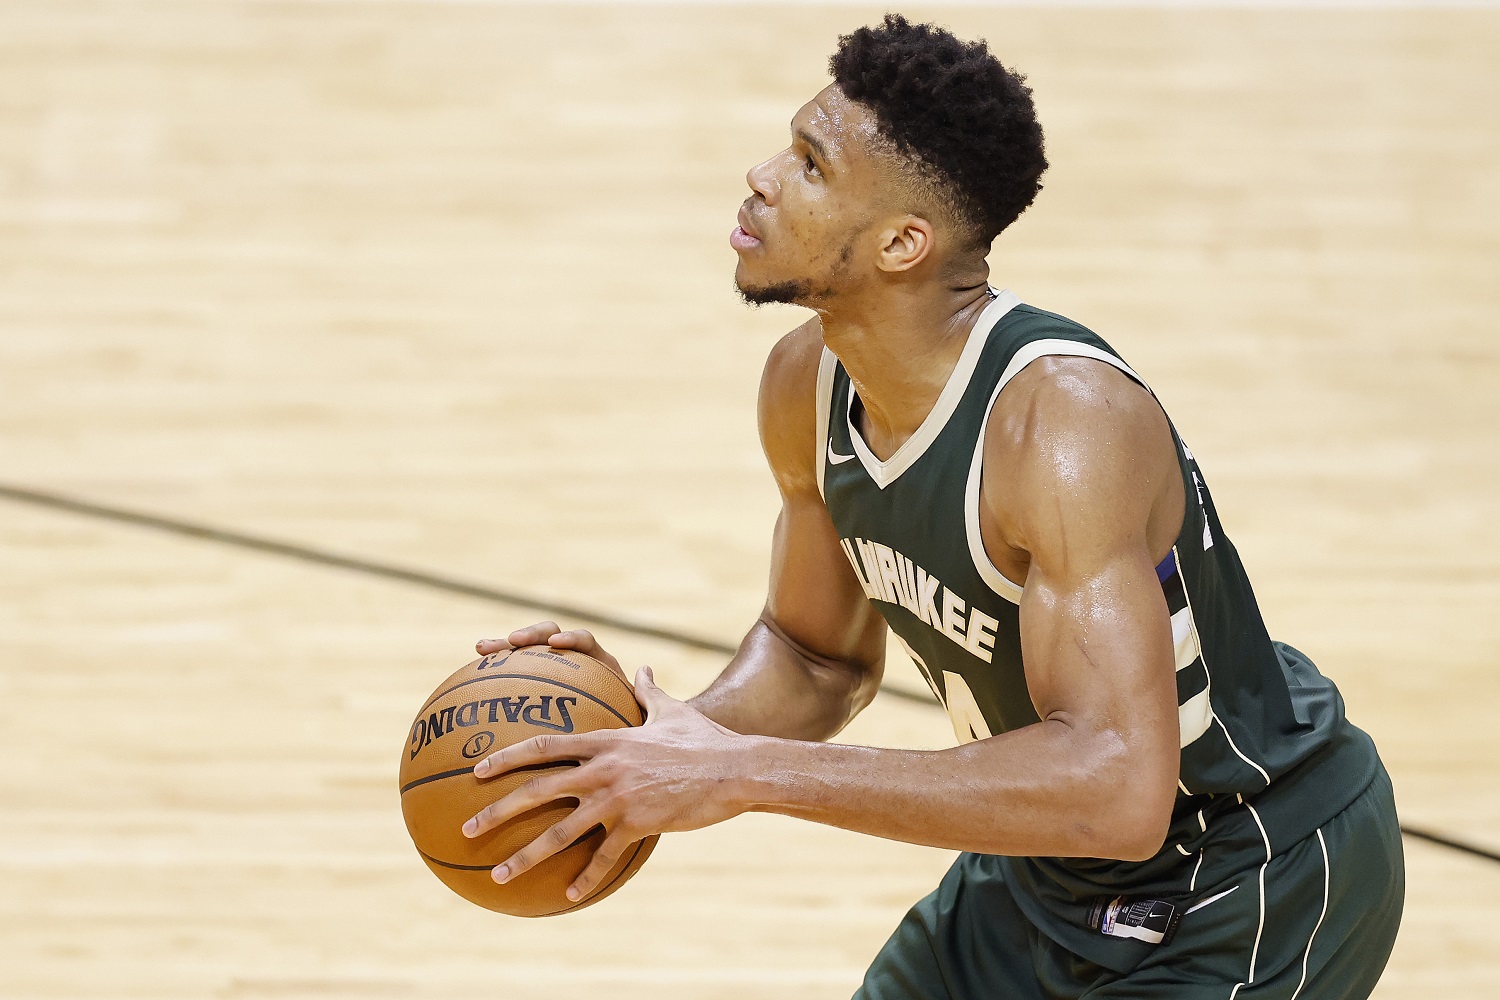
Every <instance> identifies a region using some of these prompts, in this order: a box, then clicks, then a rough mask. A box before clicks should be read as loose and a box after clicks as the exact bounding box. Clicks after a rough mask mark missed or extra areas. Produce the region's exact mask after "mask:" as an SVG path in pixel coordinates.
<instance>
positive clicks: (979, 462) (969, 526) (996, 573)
mask: <svg viewBox="0 0 1500 1000" xmlns="http://www.w3.org/2000/svg"><path fill="white" fill-rule="evenodd" d="M1046 357H1071V358H1092V359H1093V360H1095V361H1103V362H1104V363H1105V364H1108V365H1113V366H1114V367H1115V368H1118V369H1119V370H1120V371H1122V372H1124V373H1125V374H1126V375H1129V376H1130V377H1131V378H1133V379H1135V380H1136V381H1137V382H1139V383H1140V384H1141V385H1142V386H1143V387H1145V389H1146V391H1147V392H1150V391H1151V387H1150V386H1148V385H1146V382H1145V380H1144V379H1142V378H1141V377H1140V376H1139V375H1137V374H1136V373H1135V372H1134V371H1132V370H1131V368H1130V366H1129V365H1127V364H1126V363H1125V362H1123V361H1121V360H1120V359H1119V358H1117V357H1115V356H1114V355H1113V354H1110V353H1109V352H1108V351H1101V350H1099V349H1098V348H1097V347H1093V346H1091V345H1089V344H1080V343H1077V342H1076V341H1072V340H1036V341H1032V342H1031V343H1029V344H1027V345H1026V346H1025V347H1022V348H1021V349H1020V350H1019V351H1017V352H1016V353H1015V355H1014V356H1012V357H1011V359H1010V364H1008V365H1006V366H1005V371H1004V372H1002V373H1001V375H1000V381H999V382H998V383H997V384H996V385H995V391H994V392H993V393H991V394H990V401H989V403H988V404H986V405H985V408H984V417H983V419H982V421H981V423H980V424H979V440H977V441H976V442H974V458H973V459H972V460H971V461H970V463H969V482H968V485H967V487H966V488H965V490H964V535H965V536H966V537H967V539H968V542H969V557H970V558H971V559H972V560H973V561H974V569H975V571H977V572H978V573H979V578H980V579H981V580H983V581H984V582H985V583H986V584H987V585H988V586H989V588H990V589H991V590H993V591H994V592H995V593H996V594H999V595H1000V596H1001V597H1003V598H1005V599H1006V600H1007V601H1010V602H1011V603H1012V604H1020V603H1021V591H1022V587H1021V585H1020V584H1018V583H1015V582H1013V581H1012V580H1009V579H1007V578H1006V576H1005V574H1004V573H1002V572H1000V570H999V569H997V568H996V567H995V564H994V563H992V562H990V556H989V553H988V552H986V551H985V550H984V538H983V536H982V535H981V534H980V530H979V523H980V522H979V484H980V480H981V478H982V477H983V473H984V437H985V431H986V430H988V429H989V423H990V414H991V413H992V412H994V409H995V403H996V401H997V400H999V398H1000V390H1002V389H1004V388H1005V385H1006V383H1007V382H1009V381H1010V380H1011V379H1013V378H1015V377H1016V376H1017V375H1019V374H1021V372H1022V370H1023V369H1025V368H1026V367H1027V366H1028V365H1030V364H1031V363H1032V362H1033V361H1039V360H1041V359H1042V358H1046Z"/></svg>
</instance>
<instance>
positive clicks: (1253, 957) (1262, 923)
mask: <svg viewBox="0 0 1500 1000" xmlns="http://www.w3.org/2000/svg"><path fill="white" fill-rule="evenodd" d="M1235 798H1236V799H1239V801H1240V804H1241V805H1243V806H1244V807H1245V808H1246V809H1249V810H1250V815H1251V816H1252V817H1253V818H1254V819H1255V825H1256V826H1258V827H1260V839H1261V840H1263V841H1265V845H1266V860H1265V862H1264V863H1263V864H1261V866H1260V874H1259V876H1258V877H1257V881H1258V882H1259V883H1260V920H1259V922H1258V923H1257V924H1256V925H1255V944H1254V945H1253V946H1252V947H1251V949H1250V974H1249V975H1248V976H1247V977H1246V978H1245V981H1244V982H1243V983H1238V984H1236V986H1235V987H1234V989H1232V990H1230V991H1229V1000H1234V998H1235V996H1236V995H1237V994H1238V993H1239V991H1240V988H1241V987H1243V986H1250V985H1253V984H1254V982H1255V963H1256V962H1257V961H1258V960H1259V959H1260V938H1261V935H1262V934H1263V933H1264V932H1265V929H1266V866H1267V865H1269V864H1270V863H1271V838H1270V837H1269V836H1268V835H1267V834H1266V825H1265V824H1264V823H1262V822H1261V821H1260V813H1258V812H1256V811H1255V807H1254V806H1252V805H1251V804H1250V803H1248V802H1246V801H1245V796H1244V795H1243V794H1236V795H1235Z"/></svg>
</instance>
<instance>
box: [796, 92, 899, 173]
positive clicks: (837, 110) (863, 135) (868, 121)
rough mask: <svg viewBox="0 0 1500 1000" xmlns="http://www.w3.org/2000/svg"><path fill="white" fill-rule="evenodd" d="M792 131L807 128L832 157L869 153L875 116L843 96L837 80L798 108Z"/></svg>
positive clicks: (875, 136)
mask: <svg viewBox="0 0 1500 1000" xmlns="http://www.w3.org/2000/svg"><path fill="white" fill-rule="evenodd" d="M792 131H793V132H794V133H795V132H799V131H802V132H806V133H807V134H808V135H810V136H812V137H813V138H814V139H816V140H817V141H818V142H819V143H820V144H821V145H822V146H823V147H824V148H825V149H826V150H827V152H828V153H829V155H830V156H831V157H835V158H843V159H849V158H858V157H864V156H866V155H868V153H869V152H870V151H871V149H872V148H873V146H874V144H875V142H876V141H877V139H878V136H879V133H878V132H877V131H876V128H875V116H874V115H872V114H870V112H869V109H867V108H866V107H865V106H864V105H862V104H858V103H856V102H854V101H851V100H849V98H847V97H845V96H844V92H843V91H842V90H840V89H839V88H838V85H837V84H829V85H828V86H827V87H824V88H823V89H822V90H821V91H819V92H818V94H817V96H816V97H814V98H813V99H812V100H810V101H808V102H807V103H806V104H804V105H802V107H801V108H799V109H798V110H797V114H796V115H795V116H794V117H793V118H792Z"/></svg>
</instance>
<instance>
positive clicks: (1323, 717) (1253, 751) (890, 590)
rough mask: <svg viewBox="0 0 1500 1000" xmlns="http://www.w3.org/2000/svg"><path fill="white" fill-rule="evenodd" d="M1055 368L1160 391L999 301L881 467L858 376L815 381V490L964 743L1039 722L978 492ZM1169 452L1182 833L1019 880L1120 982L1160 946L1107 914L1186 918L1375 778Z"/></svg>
mask: <svg viewBox="0 0 1500 1000" xmlns="http://www.w3.org/2000/svg"><path fill="white" fill-rule="evenodd" d="M1048 356H1070V357H1084V358H1092V359H1094V360H1097V361H1100V362H1103V363H1105V364H1108V365H1111V366H1113V367H1115V368H1117V369H1119V370H1120V371H1122V372H1124V373H1125V374H1126V375H1127V376H1129V377H1130V378H1132V379H1134V380H1135V381H1137V382H1139V383H1140V384H1141V385H1142V386H1145V383H1144V381H1142V380H1141V379H1140V377H1139V376H1137V375H1136V374H1135V372H1133V371H1132V370H1131V369H1130V368H1129V367H1128V366H1127V365H1126V364H1125V362H1124V361H1123V360H1122V359H1121V358H1120V357H1119V355H1118V354H1116V353H1115V351H1114V350H1113V349H1112V348H1111V347H1110V346H1109V345H1108V344H1106V343H1105V342H1104V341H1103V340H1101V339H1100V338H1099V337H1097V336H1096V335H1094V334H1093V333H1091V332H1090V331H1089V330H1086V329H1084V328H1083V327H1081V326H1079V325H1078V324H1076V323H1074V322H1072V321H1070V320H1067V319H1064V318H1063V317H1061V316H1056V315H1054V314H1052V313H1048V312H1044V311H1042V310H1040V309H1035V308H1032V307H1031V306H1027V305H1023V304H1021V303H1020V302H1019V301H1018V300H1017V299H1016V297H1015V296H1014V295H1012V294H1011V293H1009V292H1000V293H998V294H996V295H995V297H994V298H993V300H992V302H991V303H990V305H989V306H988V307H987V308H986V309H985V310H984V312H983V313H982V314H981V315H980V316H979V318H978V320H977V321H976V322H975V324H974V328H973V331H972V332H971V333H970V335H969V338H968V342H967V344H966V346H965V347H964V349H963V352H962V354H961V355H960V357H959V359H958V364H957V365H956V366H955V368H954V370H953V373H952V375H951V376H950V378H949V380H948V383H947V385H946V386H945V387H944V389H943V391H942V393H941V395H939V397H938V400H937V402H936V403H935V404H934V406H933V408H932V411H931V412H930V413H929V414H928V416H927V418H926V420H925V421H923V423H922V425H921V426H920V427H919V428H918V430H917V432H916V433H915V434H913V435H912V437H911V438H910V439H909V440H907V441H906V443H904V444H903V445H902V446H901V447H900V448H899V449H897V451H896V453H895V454H893V455H892V456H891V457H890V458H888V459H887V460H885V461H880V460H879V459H877V458H876V457H875V455H874V454H873V453H872V452H871V451H870V449H869V447H868V446H867V445H866V443H865V441H864V438H863V437H862V436H861V434H860V432H859V430H858V427H859V422H860V412H861V409H860V407H861V403H860V400H859V397H858V394H857V393H856V392H855V391H854V389H853V387H852V384H851V383H850V380H849V377H848V375H847V373H846V372H845V371H844V369H843V366H842V365H840V364H839V363H838V361H837V359H836V358H835V357H834V356H833V355H832V353H830V352H827V351H825V352H824V355H823V359H822V364H821V366H820V369H819V377H818V398H817V412H818V426H819V440H818V460H817V463H818V464H817V468H818V483H819V488H820V489H821V491H822V494H823V498H824V501H825V502H826V504H827V506H828V510H829V513H830V515H831V516H832V518H833V523H834V525H835V526H836V527H837V529H838V533H839V536H840V544H841V545H842V547H843V549H844V554H845V555H846V556H847V557H848V559H849V563H850V565H851V566H852V567H853V568H854V573H855V575H856V577H857V578H858V580H859V583H860V585H861V586H862V587H863V588H864V591H865V594H866V596H867V597H868V598H869V599H870V600H871V601H872V602H874V604H875V606H876V607H877V608H878V609H879V611H880V613H881V614H882V615H883V616H884V618H885V620H886V622H887V623H888V624H889V625H890V627H891V630H892V632H894V633H895V635H896V636H897V638H898V639H899V640H900V641H901V643H902V645H903V646H905V648H906V650H907V652H908V653H909V654H910V655H911V658H912V660H913V662H915V664H916V665H917V667H918V669H919V670H920V671H921V673H922V675H923V677H924V678H925V679H926V681H927V683H928V684H929V685H930V686H931V688H932V690H933V692H934V693H935V694H936V695H937V697H938V699H939V700H940V701H942V703H943V705H944V706H945V707H946V708H947V711H948V714H949V716H950V718H951V719H952V721H953V725H954V730H955V733H956V735H957V737H958V739H959V740H960V741H968V740H974V739H983V738H985V737H988V736H992V735H996V734H999V733H1003V732H1007V731H1009V730H1012V729H1015V728H1018V727H1020V726H1026V725H1030V724H1032V723H1034V722H1037V721H1039V720H1038V717H1037V714H1036V710H1035V708H1034V707H1033V705H1032V700H1031V695H1030V693H1029V691H1028V690H1027V686H1026V676H1025V672H1024V664H1025V659H1024V651H1023V650H1022V648H1021V636H1020V623H1019V605H1020V601H1021V599H1022V592H1023V588H1024V581H1013V580H1010V579H1007V578H1006V577H1005V575H1004V574H1003V573H1001V572H1000V571H999V569H997V568H996V567H995V565H994V564H993V563H992V562H991V561H990V559H989V557H988V555H987V554H986V552H985V549H984V544H983V542H982V540H981V536H980V530H979V524H980V521H979V516H980V514H979V511H980V505H979V486H980V473H981V469H982V462H983V454H984V439H985V426H986V424H987V422H988V418H989V415H990V412H991V411H992V410H993V408H994V406H995V402H996V400H997V399H998V398H999V396H1000V393H1001V392H1002V391H1004V389H1005V386H1006V385H1007V383H1009V382H1010V380H1011V379H1012V378H1014V377H1015V376H1016V375H1017V374H1018V373H1019V372H1020V371H1021V370H1022V369H1024V368H1025V367H1026V366H1027V365H1029V364H1031V363H1032V362H1033V361H1036V360H1037V359H1039V358H1043V357H1048ZM1148 391H1149V389H1148ZM1172 433H1173V439H1174V441H1175V443H1176V445H1177V458H1178V463H1179V466H1180V469H1181V474H1182V489H1183V493H1184V497H1185V500H1186V513H1185V516H1184V517H1183V522H1182V526H1181V529H1180V531H1179V534H1178V536H1177V540H1176V544H1175V545H1173V547H1172V551H1171V552H1170V553H1168V555H1167V557H1166V558H1165V559H1164V560H1163V561H1162V563H1161V565H1159V566H1158V567H1157V568H1156V575H1157V578H1158V580H1159V581H1160V585H1161V588H1162V593H1163V596H1164V597H1165V599H1166V604H1167V610H1168V612H1169V614H1170V615H1171V626H1172V638H1173V644H1174V647H1175V659H1176V672H1177V700H1178V716H1177V725H1178V730H1179V732H1178V739H1179V745H1180V747H1181V767H1180V772H1179V773H1180V781H1179V783H1178V789H1177V800H1176V803H1175V806H1174V809H1173V817H1172V824H1171V830H1170V833H1169V835H1168V837H1167V840H1166V843H1165V845H1164V846H1163V848H1162V850H1161V852H1160V853H1159V854H1158V855H1157V856H1156V857H1154V858H1152V859H1150V860H1148V861H1144V862H1125V861H1113V860H1103V859H1080V858H1008V859H1005V861H1004V864H1005V866H1006V869H1007V870H1006V880H1007V881H1008V882H1009V884H1010V885H1011V886H1012V888H1013V890H1014V892H1015V895H1016V901H1017V904H1018V905H1019V906H1020V907H1021V909H1022V910H1023V912H1024V913H1025V914H1026V916H1027V918H1028V919H1030V920H1031V922H1032V923H1034V924H1035V925H1036V926H1037V927H1038V928H1039V929H1040V930H1041V931H1042V932H1043V933H1046V934H1047V935H1048V936H1049V937H1051V938H1053V939H1054V940H1055V941H1057V942H1058V943H1059V944H1061V945H1063V946H1064V947H1066V948H1068V949H1069V950H1071V951H1073V952H1074V953H1075V954H1079V955H1081V956H1083V957H1085V958H1088V959H1090V960H1091V961H1095V962H1097V963H1099V964H1101V965H1104V966H1107V967H1119V968H1128V967H1130V966H1131V965H1133V964H1134V963H1135V962H1137V961H1139V960H1140V957H1141V954H1142V950H1143V949H1149V947H1150V946H1149V945H1146V944H1143V943H1142V942H1140V941H1134V940H1127V939H1122V938H1117V937H1106V936H1104V935H1102V934H1100V933H1098V931H1097V930H1096V929H1094V928H1091V927H1090V926H1088V919H1087V914H1088V911H1089V909H1090V907H1091V906H1092V905H1094V903H1095V902H1096V901H1097V900H1099V899H1100V898H1101V897H1117V896H1121V895H1125V896H1141V897H1153V898H1163V899H1172V898H1174V897H1177V898H1187V897H1190V896H1191V895H1192V894H1193V893H1194V892H1196V890H1197V889H1198V888H1199V886H1210V885H1217V884H1218V883H1219V882H1221V881H1222V880H1223V879H1224V878H1226V877H1229V876H1231V875H1233V874H1234V873H1237V872H1241V871H1244V870H1246V869H1248V868H1253V867H1254V866H1256V865H1260V864H1264V863H1266V862H1268V861H1269V859H1270V858H1271V857H1272V856H1273V855H1274V854H1277V853H1279V852H1281V851H1282V850H1285V849H1286V848H1288V847H1290V846H1291V845H1293V844H1295V843H1297V842H1298V841H1300V840H1302V839H1303V838H1304V837H1308V836H1311V835H1312V834H1313V832H1314V831H1315V830H1316V829H1317V828H1318V827H1319V826H1320V825H1321V824H1323V823H1324V822H1326V821H1327V820H1328V819H1329V818H1331V817H1332V816H1334V815H1336V814H1337V813H1338V812H1340V811H1341V810H1342V809H1343V808H1344V807H1345V806H1347V805H1348V804H1349V803H1350V802H1352V801H1353V800H1354V799H1355V797H1356V796H1358V795H1359V793H1360V792H1361V791H1363V790H1364V788H1365V787H1366V786H1367V785H1368V784H1369V783H1370V781H1371V779H1372V778H1373V777H1374V775H1375V773H1376V771H1377V769H1378V758H1377V756H1376V754H1375V749H1374V745H1373V744H1372V743H1371V742H1370V740H1369V738H1368V737H1367V736H1366V735H1365V734H1364V733H1363V732H1361V731H1360V730H1358V729H1356V728H1355V727H1353V726H1352V725H1350V724H1349V723H1348V722H1347V721H1346V720H1345V718H1344V706H1343V700H1342V699H1341V697H1340V696H1339V693H1338V690H1337V689H1336V688H1335V687H1334V685H1333V683H1332V682H1331V681H1329V680H1328V679H1327V678H1325V677H1323V676H1322V675H1321V674H1319V673H1318V671H1317V669H1316V668H1315V667H1314V666H1313V665H1312V663H1311V661H1309V660H1308V659H1307V658H1306V657H1305V656H1303V655H1302V654H1301V653H1299V652H1297V651H1296V650H1295V649H1292V648H1291V647H1290V646H1286V645H1284V644H1281V643H1277V642H1273V641H1272V639H1271V637H1270V636H1269V635H1268V634H1267V631H1266V627H1265V624H1264V622H1263V621H1262V620H1261V616H1260V612H1259V610H1258V609H1257V607H1256V602H1255V595H1254V593H1253V592H1252V591H1251V588H1250V582H1249V580H1248V579H1247V578H1246V575H1245V571H1244V568H1243V567H1242V566H1241V564H1240V560H1239V557H1238V555H1237V554H1236V552H1235V549H1234V546H1233V545H1232V544H1230V542H1229V539H1228V537H1227V536H1226V535H1225V533H1224V528H1223V526H1222V525H1221V524H1220V522H1219V517H1218V514H1217V513H1216V511H1215V509H1214V504H1213V498H1212V496H1211V495H1210V493H1209V490H1208V486H1207V484H1206V482H1205V481H1204V478H1203V475H1202V472H1201V471H1200V469H1199V467H1198V463H1197V461H1196V460H1195V459H1194V457H1193V454H1192V452H1191V451H1189V450H1188V448H1187V446H1186V445H1185V444H1184V443H1183V442H1182V441H1181V439H1180V438H1179V437H1178V436H1177V433H1176V430H1175V428H1174V429H1173V432H1172Z"/></svg>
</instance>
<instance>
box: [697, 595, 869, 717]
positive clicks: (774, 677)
mask: <svg viewBox="0 0 1500 1000" xmlns="http://www.w3.org/2000/svg"><path fill="white" fill-rule="evenodd" d="M878 682H879V677H878V675H877V676H876V677H874V678H873V679H872V678H871V677H870V676H869V672H868V671H864V670H861V669H859V668H858V667H855V666H852V665H847V664H840V663H834V662H831V661H824V660H819V659H818V658H816V657H812V656H809V655H807V654H805V653H803V652H802V651H800V650H799V649H797V647H796V646H795V644H794V643H792V642H791V641H790V640H788V639H787V638H786V637H785V636H783V635H781V634H780V633H779V632H778V631H777V630H776V629H775V628H774V627H772V626H771V625H770V624H768V623H767V622H766V621H765V620H764V619H762V620H761V621H758V622H756V623H755V625H754V627H752V628H751V629H750V631H749V633H748V634H747V635H746V636H745V639H744V641H743V642H741V643H740V648H739V651H738V652H736V653H735V655H734V659H732V660H730V662H729V665H728V666H727V667H725V668H724V671H723V673H721V674H720V675H719V677H718V679H717V680H715V681H714V682H713V683H712V684H710V685H709V686H708V688H707V689H706V690H705V691H704V692H703V693H702V694H700V695H698V696H697V697H696V698H693V699H690V701H689V702H688V703H689V704H690V705H692V706H693V707H694V708H696V709H697V710H698V711H700V712H702V713H703V714H704V715H706V716H708V717H709V718H710V719H712V720H713V721H715V722H717V723H718V724H719V725H721V726H724V727H725V728H726V729H732V730H734V731H735V732H736V733H743V734H746V735H757V736H775V737H780V738H782V739H786V740H811V741H822V740H826V739H829V738H830V737H832V736H834V735H836V734H837V733H838V732H839V731H840V730H841V729H843V728H844V726H845V725H847V724H848V722H849V720H850V719H852V718H853V717H854V716H855V715H856V714H857V713H858V712H859V711H860V709H862V708H864V706H865V705H866V704H868V703H869V700H870V698H872V697H873V696H874V688H875V686H876V685H877V684H878Z"/></svg>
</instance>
